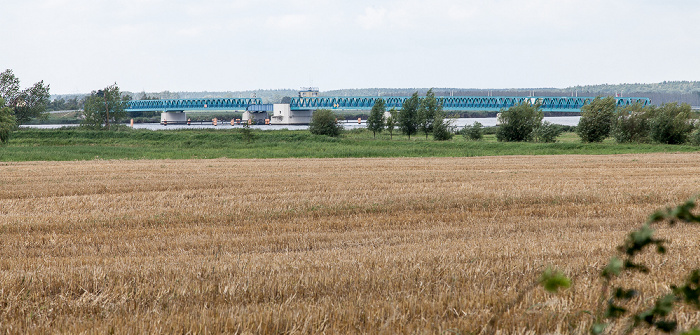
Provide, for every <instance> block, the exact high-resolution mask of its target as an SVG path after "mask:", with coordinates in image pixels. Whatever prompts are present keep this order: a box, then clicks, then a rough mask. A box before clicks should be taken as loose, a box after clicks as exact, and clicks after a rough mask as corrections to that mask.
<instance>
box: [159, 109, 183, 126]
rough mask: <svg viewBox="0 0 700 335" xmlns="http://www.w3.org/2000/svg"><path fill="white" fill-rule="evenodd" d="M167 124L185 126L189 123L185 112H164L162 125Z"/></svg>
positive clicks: (161, 118)
mask: <svg viewBox="0 0 700 335" xmlns="http://www.w3.org/2000/svg"><path fill="white" fill-rule="evenodd" d="M164 122H167V123H169V124H178V123H181V124H185V123H187V114H185V112H162V113H160V123H161V124H163V123H164Z"/></svg>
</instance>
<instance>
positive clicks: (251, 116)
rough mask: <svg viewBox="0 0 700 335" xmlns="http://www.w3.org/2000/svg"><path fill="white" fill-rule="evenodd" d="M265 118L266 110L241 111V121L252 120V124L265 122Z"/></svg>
mask: <svg viewBox="0 0 700 335" xmlns="http://www.w3.org/2000/svg"><path fill="white" fill-rule="evenodd" d="M266 119H267V112H250V111H246V112H244V113H243V122H248V120H252V124H265V120H266Z"/></svg>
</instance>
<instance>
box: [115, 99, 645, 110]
mask: <svg viewBox="0 0 700 335" xmlns="http://www.w3.org/2000/svg"><path fill="white" fill-rule="evenodd" d="M379 98H381V99H384V102H385V106H386V108H387V109H391V108H396V109H397V110H400V109H401V106H402V105H403V103H404V102H405V101H406V99H409V98H410V97H303V98H302V97H299V98H292V99H291V101H290V104H289V105H290V109H291V110H292V111H295V110H296V111H300V110H316V109H336V110H369V109H372V106H374V103H375V102H376V101H377V99H379ZM436 98H437V99H438V100H439V101H441V102H442V107H443V109H444V110H447V111H500V110H501V109H507V108H510V107H513V106H515V105H518V104H521V103H525V102H528V103H533V104H534V103H539V104H540V108H541V109H542V111H544V112H580V111H581V107H583V106H584V105H585V104H587V103H590V102H591V101H593V99H595V98H594V97H490V96H489V97H468V96H439V97H436ZM615 101H616V102H617V106H618V107H624V106H628V105H632V104H635V103H639V104H641V105H643V106H646V105H649V104H651V100H650V99H649V98H630V97H624V98H622V97H617V98H615ZM268 106H269V107H268ZM266 107H267V108H266ZM222 110H227V111H231V110H235V111H244V110H250V111H271V110H272V105H263V104H262V100H261V99H260V98H237V99H229V98H226V99H223V98H222V99H169V100H131V101H129V102H128V103H127V108H126V111H127V112H137V111H155V112H181V111H222Z"/></svg>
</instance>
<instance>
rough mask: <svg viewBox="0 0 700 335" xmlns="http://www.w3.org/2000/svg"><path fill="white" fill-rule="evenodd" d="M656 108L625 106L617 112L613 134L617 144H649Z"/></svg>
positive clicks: (639, 105)
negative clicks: (651, 120) (652, 119)
mask: <svg viewBox="0 0 700 335" xmlns="http://www.w3.org/2000/svg"><path fill="white" fill-rule="evenodd" d="M653 109H654V107H653V106H649V107H644V106H642V105H641V104H634V105H630V106H625V107H624V108H622V109H619V110H618V111H616V112H615V116H614V117H613V124H612V131H611V134H612V136H613V138H615V141H616V142H617V143H646V142H649V133H650V131H651V126H650V123H649V122H650V117H651V112H652V111H653Z"/></svg>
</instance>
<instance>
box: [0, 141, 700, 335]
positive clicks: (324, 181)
mask: <svg viewBox="0 0 700 335" xmlns="http://www.w3.org/2000/svg"><path fill="white" fill-rule="evenodd" d="M0 172H1V173H0V256H1V257H0V332H2V333H5V332H10V333H26V332H30V333H47V332H48V333H52V332H57V333H79V332H87V333H92V332H95V333H106V332H111V331H114V332H116V333H221V332H226V333H323V332H325V333H358V332H359V333H386V334H393V333H479V332H482V331H483V332H492V331H494V330H497V331H499V332H502V333H528V332H532V333H577V332H581V333H585V331H586V327H588V326H589V325H590V324H591V322H592V316H591V314H590V313H589V312H587V311H593V310H594V309H595V307H596V303H597V299H598V288H599V286H600V282H599V280H598V274H599V271H600V269H601V267H602V266H604V264H605V263H606V262H607V260H608V259H609V258H610V256H612V254H613V253H614V249H615V247H616V246H617V245H618V244H620V242H621V241H622V239H623V238H624V236H625V235H626V233H627V232H628V231H630V230H631V229H634V228H636V227H638V226H639V225H640V224H641V223H642V222H643V221H644V220H645V218H646V217H647V216H648V215H649V214H650V213H651V212H652V211H654V210H656V209H659V208H662V207H666V206H670V205H675V204H678V203H680V202H682V201H684V200H687V199H688V198H690V197H691V196H693V195H695V194H696V193H698V191H699V190H700V173H698V172H700V154H643V155H641V154H640V155H615V156H538V157H532V156H509V157H478V158H397V159H280V160H274V159H270V160H231V159H221V160H173V161H169V160H165V161H163V160H158V161H152V160H151V161H147V160H143V161H141V160H139V161H118V160H117V161H99V160H98V161H82V162H25V163H0ZM659 233H660V235H661V236H663V237H665V238H668V239H670V240H671V241H672V243H671V244H670V246H671V248H670V250H669V253H670V254H669V255H670V256H671V257H668V258H667V259H665V260H663V259H658V258H656V257H652V256H650V257H649V258H648V259H649V260H650V261H652V262H654V265H653V266H652V273H651V275H650V277H651V278H652V280H651V281H647V282H644V283H643V284H641V285H642V288H644V289H645V290H646V291H645V292H648V293H649V294H651V293H662V292H666V291H667V290H668V287H666V286H664V285H663V284H661V283H663V282H668V281H673V282H681V281H682V279H683V276H684V275H685V274H686V273H688V271H690V270H691V269H693V268H698V267H700V238H699V237H698V236H700V229H699V227H689V226H678V227H676V228H674V229H666V228H664V229H660V230H659ZM548 265H553V266H556V267H558V268H560V269H563V270H565V272H566V273H567V274H568V275H569V276H571V277H572V278H573V279H574V283H573V286H572V288H571V289H569V290H567V291H564V292H563V293H562V294H559V295H552V294H549V293H546V292H544V291H543V290H541V289H532V290H530V288H531V287H532V285H533V282H535V281H536V280H537V278H538V276H539V274H540V273H541V271H542V270H543V269H544V268H545V267H546V266H548ZM625 280H627V281H628V282H630V283H636V282H637V281H638V280H639V279H638V278H636V277H631V278H625ZM519 295H522V300H521V301H519V302H518V303H517V304H514V305H512V306H510V305H511V302H513V301H514V300H515V299H516V298H517V297H518V296H519ZM646 299H648V296H642V297H639V298H637V299H636V300H635V301H636V302H637V303H638V304H639V306H641V305H642V304H644V303H646V304H648V303H649V301H646ZM508 307H509V308H508ZM494 317H495V318H494ZM677 317H678V320H679V322H680V323H681V326H682V327H690V326H693V325H695V326H697V325H698V324H699V323H700V315H699V314H698V313H697V312H692V311H687V310H682V311H681V313H680V314H678V315H677ZM489 321H492V322H491V324H492V325H493V327H491V328H488V327H486V325H487V324H489Z"/></svg>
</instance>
